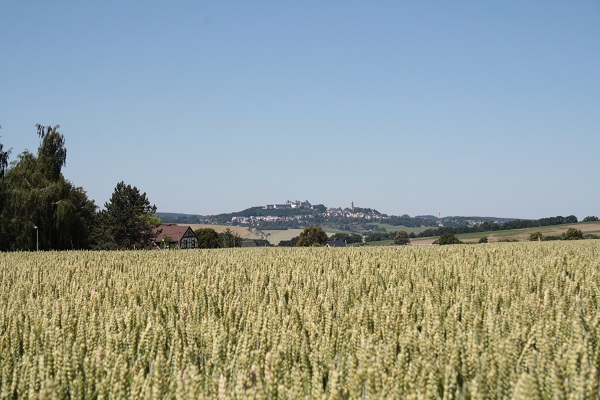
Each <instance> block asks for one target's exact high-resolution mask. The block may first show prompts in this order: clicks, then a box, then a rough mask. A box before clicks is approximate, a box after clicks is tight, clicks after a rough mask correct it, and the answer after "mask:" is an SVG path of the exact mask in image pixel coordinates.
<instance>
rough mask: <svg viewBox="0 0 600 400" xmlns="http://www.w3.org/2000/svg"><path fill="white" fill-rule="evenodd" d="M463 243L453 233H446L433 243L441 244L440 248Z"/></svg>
mask: <svg viewBox="0 0 600 400" xmlns="http://www.w3.org/2000/svg"><path fill="white" fill-rule="evenodd" d="M461 243H462V242H461V241H460V240H458V238H457V237H456V236H454V234H453V233H444V234H443V235H442V236H440V238H439V239H438V240H436V241H435V242H433V244H439V245H440V246H443V245H447V244H461Z"/></svg>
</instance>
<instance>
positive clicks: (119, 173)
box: [0, 0, 600, 218]
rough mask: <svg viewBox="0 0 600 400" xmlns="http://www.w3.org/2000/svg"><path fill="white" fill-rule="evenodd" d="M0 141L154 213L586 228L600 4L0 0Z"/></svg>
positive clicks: (100, 196)
mask: <svg viewBox="0 0 600 400" xmlns="http://www.w3.org/2000/svg"><path fill="white" fill-rule="evenodd" d="M0 57H1V62H0V125H2V128H3V129H2V130H1V131H0V135H1V136H2V137H1V138H0V142H1V143H3V144H4V145H5V146H6V147H11V148H12V149H13V154H12V159H14V158H15V156H16V155H17V154H18V153H20V152H21V151H22V150H24V149H26V148H27V149H30V150H32V151H35V150H36V149H37V146H38V138H37V136H36V131H35V127H34V125H35V124H36V123H41V124H44V125H55V124H60V125H61V129H60V131H61V132H62V133H63V134H64V135H65V138H66V143H67V151H68V154H67V166H66V168H65V169H64V171H63V172H64V174H65V176H66V177H67V178H68V179H69V180H71V181H72V182H74V183H75V184H76V185H79V186H83V187H84V189H86V190H87V192H88V195H89V196H90V197H91V198H93V199H95V200H96V202H97V204H98V205H100V206H102V205H103V204H104V203H105V202H106V201H107V200H108V198H109V197H110V195H111V193H112V191H113V190H114V187H115V186H116V184H117V182H119V181H121V180H123V181H125V182H126V183H129V184H132V185H135V186H137V187H138V188H140V189H141V190H142V191H145V192H146V193H147V195H148V197H149V199H150V201H151V202H153V203H155V204H156V205H157V207H158V209H159V211H165V212H166V211H170V212H185V213H197V214H215V213H220V212H230V211H236V210H240V209H243V208H246V207H249V206H253V205H261V204H265V203H274V202H283V201H285V200H288V199H290V200H295V199H299V200H309V201H311V202H312V203H323V204H325V205H328V206H345V205H349V204H350V202H351V201H354V203H355V204H356V205H357V206H364V207H374V208H377V209H378V210H380V211H382V212H386V213H391V214H404V213H407V214H410V215H417V214H434V213H435V212H436V210H437V207H438V206H439V207H440V208H441V211H442V214H443V215H485V216H503V217H522V218H539V217H545V216H553V215H569V214H575V215H577V216H578V217H579V218H583V217H585V216H587V215H599V214H600V184H598V171H600V157H599V148H600V113H599V111H600V1H597V0H588V1H585V0H582V1H576V2H565V1H527V2H522V1H503V2H481V1H453V2H442V1H439V2H438V1H428V2H417V1H410V2H409V1H374V2H363V1H297V2H292V1H245V2H241V1H239V2H233V1H221V2H216V1H215V2H197V1H176V2H166V1H165V2H158V1H154V2H153V1H143V2H142V1H103V2H93V3H92V2H79V1H54V2H46V1H5V2H2V3H1V4H0Z"/></svg>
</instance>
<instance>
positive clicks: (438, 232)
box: [417, 215, 577, 237]
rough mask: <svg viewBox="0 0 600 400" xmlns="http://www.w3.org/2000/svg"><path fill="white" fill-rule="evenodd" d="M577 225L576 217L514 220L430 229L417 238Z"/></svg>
mask: <svg viewBox="0 0 600 400" xmlns="http://www.w3.org/2000/svg"><path fill="white" fill-rule="evenodd" d="M575 223H577V217H576V216H574V215H569V216H568V217H562V216H557V217H550V218H541V219H537V220H525V219H516V220H513V221H508V222H505V223H503V224H497V223H495V222H484V223H482V224H480V225H477V226H460V227H438V228H432V229H426V230H424V231H423V232H421V233H419V234H418V235H417V236H418V237H431V236H442V235H444V234H445V233H452V234H455V235H458V234H463V233H477V232H490V231H503V230H511V229H525V228H536V227H541V226H552V225H562V224H575Z"/></svg>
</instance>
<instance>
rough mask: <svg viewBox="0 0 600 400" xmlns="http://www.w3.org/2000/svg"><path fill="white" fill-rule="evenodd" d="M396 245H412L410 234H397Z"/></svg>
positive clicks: (402, 232)
mask: <svg viewBox="0 0 600 400" xmlns="http://www.w3.org/2000/svg"><path fill="white" fill-rule="evenodd" d="M394 244H399V245H406V244H410V238H409V237H408V233H407V232H406V231H399V232H398V233H396V236H395V237H394Z"/></svg>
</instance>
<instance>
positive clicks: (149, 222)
mask: <svg viewBox="0 0 600 400" xmlns="http://www.w3.org/2000/svg"><path fill="white" fill-rule="evenodd" d="M155 212H156V206H155V205H151V204H150V201H148V198H147V197H146V193H141V192H140V190H139V189H138V188H136V187H135V186H131V185H125V182H122V181H121V182H119V183H118V184H117V186H116V187H115V190H114V192H113V194H112V196H111V198H110V200H109V201H108V202H107V203H105V204H104V210H102V211H101V212H100V213H99V216H98V219H99V221H98V232H97V235H96V238H97V241H98V243H97V247H98V248H102V249H134V248H147V247H150V245H151V243H152V239H153V238H154V236H155V233H154V229H155V228H156V227H157V226H158V225H160V219H159V218H158V217H157V216H156V215H154V213H155Z"/></svg>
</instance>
